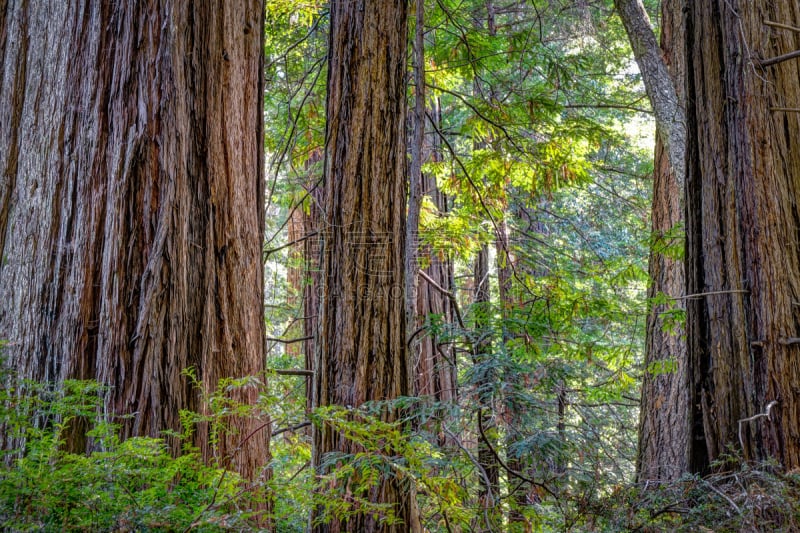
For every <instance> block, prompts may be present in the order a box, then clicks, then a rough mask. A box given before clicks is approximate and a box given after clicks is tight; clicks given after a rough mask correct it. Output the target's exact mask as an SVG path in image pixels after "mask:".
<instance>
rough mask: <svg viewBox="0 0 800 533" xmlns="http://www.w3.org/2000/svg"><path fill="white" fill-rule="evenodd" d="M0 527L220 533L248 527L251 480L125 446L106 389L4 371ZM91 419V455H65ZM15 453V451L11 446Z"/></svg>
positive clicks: (150, 446) (147, 447)
mask: <svg viewBox="0 0 800 533" xmlns="http://www.w3.org/2000/svg"><path fill="white" fill-rule="evenodd" d="M2 368H3V370H2V373H1V375H0V427H2V428H3V431H2V434H3V435H5V437H6V439H7V448H9V449H7V451H6V452H5V461H3V462H2V463H0V524H2V527H3V528H7V529H10V530H16V531H33V530H35V531H42V530H43V531H79V530H80V531H87V530H88V531H103V530H107V531H110V530H126V531H129V530H136V531H147V530H170V531H174V530H184V529H193V528H200V529H202V530H209V531H213V530H221V529H228V528H232V527H238V528H240V529H241V528H243V527H246V526H247V525H248V524H250V523H251V522H250V519H251V517H252V516H253V512H252V511H250V510H248V509H247V508H246V507H243V506H241V505H239V504H240V503H241V501H242V499H243V498H242V495H243V494H244V493H245V490H244V489H245V484H244V483H243V481H242V480H241V479H240V478H239V477H238V476H236V475H235V474H233V473H231V472H226V471H224V470H222V469H220V468H214V467H209V466H206V465H204V464H203V462H202V461H201V459H200V457H199V456H198V454H197V453H196V452H194V451H192V450H190V449H188V448H187V449H185V451H184V453H183V454H182V455H180V456H179V457H175V456H173V455H172V454H171V453H170V450H169V448H168V446H167V444H166V443H165V441H164V439H161V438H148V437H135V438H130V439H126V440H120V439H119V438H118V437H117V429H118V428H117V427H116V426H115V425H114V424H113V423H111V422H109V421H108V420H106V419H105V418H104V417H103V416H101V415H100V414H99V413H101V412H102V411H101V410H100V409H99V408H100V406H101V405H102V399H103V394H104V393H105V388H104V387H102V386H100V385H98V384H97V383H95V382H92V381H74V380H70V381H65V382H64V383H62V384H60V385H59V386H54V385H52V384H44V383H36V382H32V381H26V380H21V379H18V378H17V376H16V375H15V374H14V372H13V371H11V370H10V369H8V368H7V367H5V366H4V365H3V366H2ZM78 419H82V420H89V421H92V422H91V424H90V425H91V429H90V430H89V431H88V432H87V433H86V437H87V439H88V440H89V443H90V445H89V448H90V449H91V450H92V451H91V452H89V453H71V452H69V451H67V450H66V448H65V444H66V440H65V439H66V438H65V435H66V434H67V432H68V431H67V430H68V428H69V427H70V425H71V424H72V423H73V422H74V421H76V420H78ZM8 445H10V446H8Z"/></svg>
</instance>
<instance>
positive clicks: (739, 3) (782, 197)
mask: <svg viewBox="0 0 800 533" xmlns="http://www.w3.org/2000/svg"><path fill="white" fill-rule="evenodd" d="M687 8H688V11H687V58H688V71H687V73H688V85H687V101H688V102H689V103H690V105H689V107H688V114H687V115H688V124H689V154H688V155H689V157H688V167H687V169H688V172H687V257H686V275H687V285H688V288H687V292H688V293H690V295H691V294H696V295H697V296H693V297H691V298H689V299H688V300H687V338H688V346H689V365H690V366H689V372H690V391H691V404H690V405H691V406H692V431H693V434H692V436H691V437H692V438H691V439H690V440H689V446H690V452H691V467H692V469H693V470H695V471H704V470H707V469H708V468H709V464H710V462H711V461H713V460H714V459H716V458H718V457H719V456H720V454H722V453H723V452H725V451H726V446H728V445H733V446H734V447H736V448H739V447H740V441H741V442H742V443H743V445H744V450H742V453H743V454H744V456H745V458H748V459H761V458H765V457H768V456H769V457H773V458H775V459H776V460H777V461H779V462H780V463H781V464H782V465H783V467H785V468H787V469H794V468H798V467H800V396H799V394H800V392H798V391H799V389H798V383H800V364H799V363H798V362H799V361H800V341H798V338H799V337H800V305H798V302H800V242H799V239H800V237H798V230H797V228H798V227H800V212H799V211H798V202H797V200H798V198H800V113H797V109H798V108H800V61H798V60H796V59H793V60H789V61H783V62H779V63H777V64H775V65H772V66H768V67H763V66H761V65H760V60H761V59H769V58H772V57H776V56H780V55H782V54H785V53H788V52H790V51H794V50H797V49H800V34H799V33H797V32H793V31H791V30H786V29H780V28H774V27H770V26H768V25H766V24H765V21H777V22H780V23H782V24H787V25H790V26H794V27H797V26H800V4H798V3H797V2H773V1H766V0H759V1H751V0H747V1H745V0H708V1H704V2H689V3H688V4H687ZM786 108H789V109H790V110H788V111H787V110H786ZM792 110H793V111H792ZM773 401H774V402H777V403H776V404H775V406H774V407H773V408H772V409H771V410H770V416H769V417H767V416H763V417H757V418H755V419H752V420H745V419H747V418H750V417H753V416H755V415H757V414H759V413H766V412H767V406H768V405H769V404H770V403H771V402H773Z"/></svg>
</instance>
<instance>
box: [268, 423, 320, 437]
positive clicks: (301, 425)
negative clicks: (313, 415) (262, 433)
mask: <svg viewBox="0 0 800 533" xmlns="http://www.w3.org/2000/svg"><path fill="white" fill-rule="evenodd" d="M310 425H311V422H309V421H308V420H306V421H305V422H300V423H299V424H295V425H293V426H289V427H285V428H282V429H276V430H275V431H273V432H272V435H271V436H272V437H277V436H278V435H280V434H281V433H286V432H287V431H297V430H298V429H303V428H306V427H308V426H310Z"/></svg>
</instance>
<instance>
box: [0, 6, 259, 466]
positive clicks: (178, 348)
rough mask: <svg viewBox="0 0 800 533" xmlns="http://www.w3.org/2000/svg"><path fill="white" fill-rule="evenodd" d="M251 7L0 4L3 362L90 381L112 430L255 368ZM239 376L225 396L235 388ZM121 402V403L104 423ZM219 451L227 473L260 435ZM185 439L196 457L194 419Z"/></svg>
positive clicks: (146, 424)
mask: <svg viewBox="0 0 800 533" xmlns="http://www.w3.org/2000/svg"><path fill="white" fill-rule="evenodd" d="M263 12H264V6H263V2H260V1H257V0H252V1H244V0H243V1H237V2H220V3H211V2H195V3H190V2H177V1H169V0H162V1H159V2H155V3H153V5H151V4H148V3H142V2H80V1H64V2H11V3H8V4H7V5H6V7H5V9H4V10H2V12H0V40H2V42H3V46H2V47H0V50H2V52H1V53H2V69H0V173H2V174H1V175H2V179H1V180H0V253H1V254H2V257H3V261H2V264H1V265H0V299H2V301H3V306H2V308H0V337H2V338H4V339H7V340H8V341H10V342H11V345H10V347H9V348H8V350H6V354H7V355H8V357H9V358H10V363H11V364H13V365H14V366H15V367H16V368H17V369H18V370H19V371H20V373H21V375H23V376H25V377H28V378H33V379H38V380H47V381H53V382H58V381H61V380H64V379H66V378H82V379H89V378H95V379H97V380H99V381H100V382H101V383H103V384H105V385H108V386H109V387H110V391H109V393H108V395H107V398H106V403H105V406H106V410H107V413H108V414H109V415H111V416H116V417H117V418H115V419H114V421H115V422H117V423H119V424H120V425H121V432H122V436H123V437H128V436H132V435H152V436H156V435H159V433H160V432H161V431H162V430H165V429H171V430H179V429H180V421H179V411H180V410H181V409H195V410H196V409H200V404H199V399H198V393H197V391H195V390H193V389H192V386H191V384H190V383H188V382H187V379H185V378H184V377H183V376H181V372H182V371H183V370H184V369H186V368H188V367H194V368H195V369H196V373H197V377H198V378H199V379H200V380H202V382H203V384H204V387H206V388H207V389H209V388H213V387H215V386H216V384H217V382H218V380H219V379H220V378H222V377H224V376H244V375H256V374H258V373H259V372H261V371H262V370H263V365H264V362H263V357H264V324H263V302H262V292H263V279H262V278H263V275H262V272H263V267H262V264H261V243H262V240H263V235H262V233H263V222H264V221H263V212H262V209H263V201H262V198H263V194H264V188H263V182H262V168H263V153H262V151H263V150H262V140H261V132H262V118H261V113H260V109H261V101H262V77H261V64H262V59H261V54H262V52H261V50H262V47H261V40H262V28H263ZM256 395H257V391H256V390H255V389H248V390H247V391H245V393H244V394H243V395H242V398H241V399H243V400H245V401H250V400H254V399H255V397H256ZM122 415H129V417H127V418H121V416H122ZM258 424H259V423H258V421H257V420H234V421H231V425H232V428H233V429H235V430H237V431H238V433H239V434H238V435H232V436H229V437H226V438H224V439H223V440H222V442H221V449H220V450H219V451H220V453H221V455H222V456H227V455H228V454H229V453H232V454H233V455H232V463H231V466H233V467H235V469H236V470H238V471H239V472H241V473H243V474H244V475H246V476H250V475H253V474H254V473H256V472H257V471H258V469H259V468H260V466H261V465H262V464H263V463H264V461H265V459H266V456H267V451H268V448H267V447H268V440H267V436H266V434H265V433H264V432H260V433H257V434H256V435H254V436H252V437H251V438H250V439H248V440H247V441H246V443H245V444H244V446H243V448H242V449H240V450H238V451H236V452H235V453H234V450H235V449H236V447H237V446H238V445H239V443H240V442H241V441H242V439H243V438H244V437H245V436H246V435H247V434H249V432H250V431H251V430H253V429H254V428H255V427H257V425H258ZM195 441H196V442H195V443H196V444H197V445H198V446H199V447H200V449H201V450H202V451H203V453H204V455H205V456H206V457H207V458H208V457H209V456H210V455H211V453H212V450H211V448H210V444H209V440H208V433H207V432H204V431H198V432H197V433H196V435H195Z"/></svg>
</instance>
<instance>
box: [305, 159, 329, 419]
mask: <svg viewBox="0 0 800 533" xmlns="http://www.w3.org/2000/svg"><path fill="white" fill-rule="evenodd" d="M321 160H322V151H321V150H319V151H315V153H314V154H312V155H311V157H310V158H309V161H308V168H309V170H310V169H312V168H315V167H316V166H317V163H319V162H320V161H321ZM306 188H307V192H308V195H309V198H308V209H304V210H303V228H304V230H305V234H304V235H305V236H306V240H305V241H303V257H304V260H305V283H304V284H303V314H304V316H303V337H305V339H306V340H304V341H303V352H304V354H305V369H306V370H309V371H313V370H314V354H315V353H316V349H317V340H318V337H319V312H320V309H319V305H320V292H321V291H322V281H321V280H322V257H321V252H322V246H321V244H322V235H321V233H322V231H323V228H322V217H323V215H322V206H323V205H324V198H323V193H324V185H323V183H322V180H321V179H320V176H318V175H317V174H316V173H313V174H312V175H311V176H310V179H309V180H308V181H307V185H306ZM313 388H314V387H313V381H312V380H311V378H307V379H306V409H308V410H309V411H310V410H311V408H312V407H313V404H314V402H313Z"/></svg>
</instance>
